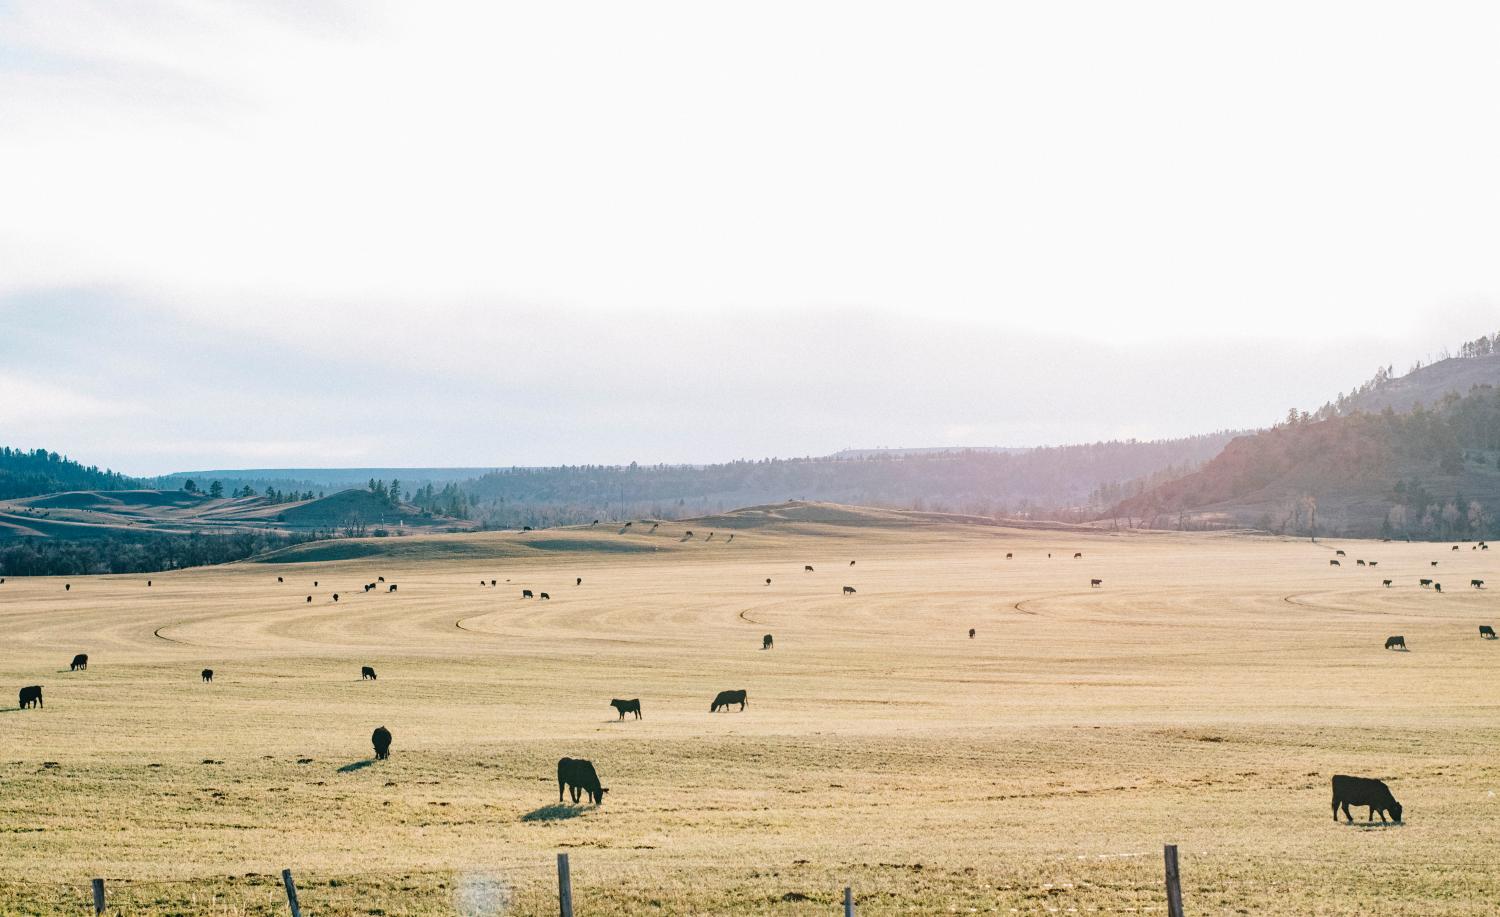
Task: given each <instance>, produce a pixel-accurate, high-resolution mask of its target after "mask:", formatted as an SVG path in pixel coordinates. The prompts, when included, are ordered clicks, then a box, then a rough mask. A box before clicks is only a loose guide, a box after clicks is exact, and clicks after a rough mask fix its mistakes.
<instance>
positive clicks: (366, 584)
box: [365, 583, 375, 592]
mask: <svg viewBox="0 0 1500 917" xmlns="http://www.w3.org/2000/svg"><path fill="white" fill-rule="evenodd" d="M374 588H375V584H374V583H365V591H366V592H369V591H370V590H371V589H374Z"/></svg>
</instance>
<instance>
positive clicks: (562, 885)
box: [557, 853, 573, 917]
mask: <svg viewBox="0 0 1500 917" xmlns="http://www.w3.org/2000/svg"><path fill="white" fill-rule="evenodd" d="M557 911H558V913H559V914H561V915H562V917H573V878H572V876H570V875H569V874H568V855H567V854H566V853H559V854H558V855H557Z"/></svg>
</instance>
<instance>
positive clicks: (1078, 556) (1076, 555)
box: [1073, 551, 1083, 560]
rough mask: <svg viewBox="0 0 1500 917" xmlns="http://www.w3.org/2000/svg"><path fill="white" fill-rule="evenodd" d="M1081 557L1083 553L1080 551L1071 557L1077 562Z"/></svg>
mask: <svg viewBox="0 0 1500 917" xmlns="http://www.w3.org/2000/svg"><path fill="white" fill-rule="evenodd" d="M1081 557H1083V552H1082V551H1079V552H1078V553H1076V554H1074V555H1073V559H1074V560H1078V559H1079V558H1081Z"/></svg>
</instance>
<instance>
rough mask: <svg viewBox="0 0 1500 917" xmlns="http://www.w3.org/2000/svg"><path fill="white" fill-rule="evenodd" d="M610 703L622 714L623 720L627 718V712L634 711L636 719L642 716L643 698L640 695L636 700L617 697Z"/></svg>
mask: <svg viewBox="0 0 1500 917" xmlns="http://www.w3.org/2000/svg"><path fill="white" fill-rule="evenodd" d="M609 705H610V706H611V707H613V708H615V712H616V713H618V714H620V719H622V720H623V719H625V714H627V713H634V714H635V718H636V719H640V718H641V699H640V698H639V697H637V698H635V699H634V700H620V699H619V698H618V697H617V698H615V699H614V700H612V701H610V702H609Z"/></svg>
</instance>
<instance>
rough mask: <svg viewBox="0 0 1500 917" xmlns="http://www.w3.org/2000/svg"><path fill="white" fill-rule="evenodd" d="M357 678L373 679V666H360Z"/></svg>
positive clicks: (363, 679) (362, 679)
mask: <svg viewBox="0 0 1500 917" xmlns="http://www.w3.org/2000/svg"><path fill="white" fill-rule="evenodd" d="M359 678H360V680H361V681H375V680H376V679H375V667H374V666H370V665H366V666H360V669H359Z"/></svg>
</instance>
